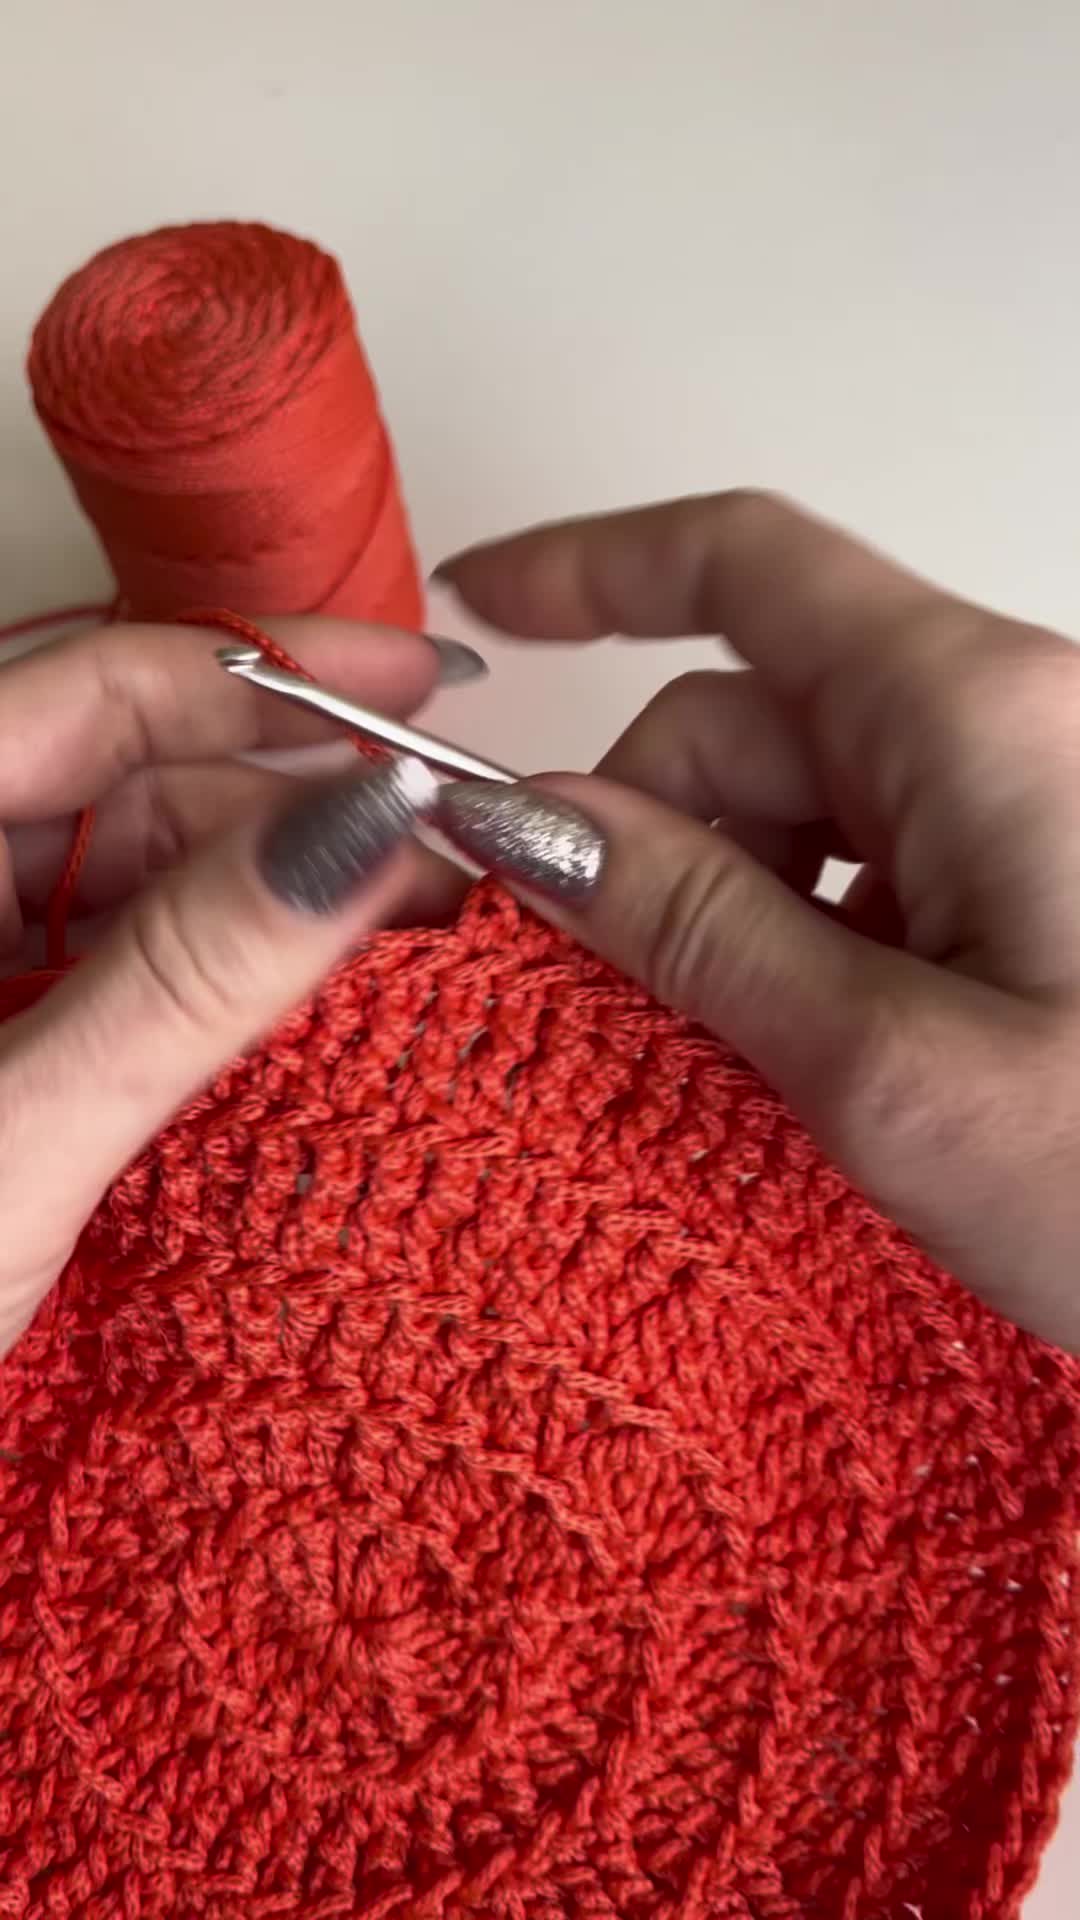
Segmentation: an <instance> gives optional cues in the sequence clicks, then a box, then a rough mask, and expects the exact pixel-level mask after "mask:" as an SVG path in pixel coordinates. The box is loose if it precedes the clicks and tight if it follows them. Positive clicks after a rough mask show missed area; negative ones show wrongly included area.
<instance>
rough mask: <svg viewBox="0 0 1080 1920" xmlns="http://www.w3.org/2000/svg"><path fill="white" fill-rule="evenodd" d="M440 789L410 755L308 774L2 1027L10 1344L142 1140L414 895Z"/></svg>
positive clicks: (2, 1182) (3, 1259) (179, 873)
mask: <svg viewBox="0 0 1080 1920" xmlns="http://www.w3.org/2000/svg"><path fill="white" fill-rule="evenodd" d="M436 792H437V782H436V781H435V779H434V776H433V775H432V774H430V773H429V772H428V770H427V769H426V767H424V766H423V765H422V764H421V762H420V761H418V760H412V759H406V760H398V761H395V762H393V763H391V764H389V765H387V766H385V767H381V768H379V769H378V770H377V771H376V772H374V773H367V774H366V775H365V776H362V777H358V776H356V775H354V774H350V775H349V776H347V777H346V778H342V779H337V780H333V781H328V782H325V783H320V784H319V785H318V786H311V787H309V786H306V785H305V786H304V787H297V788H296V789H294V791H293V792H292V793H291V795H290V797H289V800H288V802H287V803H286V805H285V806H284V808H281V807H279V809H278V810H277V811H276V812H274V813H273V814H271V815H269V816H264V817H263V818H261V819H255V820H248V821H246V822H245V823H243V824H242V825H240V826H238V827H237V829H236V830H235V831H234V832H233V833H231V834H230V835H228V836H227V837H226V838H224V839H223V840H220V841H218V842H217V843H215V844H213V845H211V846H209V847H208V848H207V849H206V850H205V851H204V852H203V853H201V854H200V855H199V856H198V857H197V858H196V859H194V860H192V861H190V862H189V863H188V864H187V865H186V866H183V867H181V868H178V869H177V870H176V871H175V872H173V873H171V874H169V875H168V876H167V877H166V878H165V879H164V880H163V881H162V882H161V883H160V884H159V885H157V886H155V887H152V888H150V889H149V890H148V891H147V892H146V893H144V894H142V895H141V896H139V897H138V898H137V899H136V901H135V902H134V903H133V905H132V907H131V908H130V909H129V911H128V912H127V913H126V914H125V915H124V916H123V917H122V918H121V919H119V920H118V921H117V923H116V925H115V926H114V928H113V929H112V930H111V932H110V934H109V936H108V937H107V939H106V940H104V941H103V942H102V943H101V945H100V946H99V947H98V948H96V949H95V950H94V952H93V953H92V954H91V955H90V957H89V958H88V959H86V960H84V961H82V962H81V963H80V964H79V965H78V966H77V967H76V968H75V969H74V970H73V971H72V972H71V973H70V974H69V975H68V976H67V977H66V978H65V979H64V980H63V981H62V982H61V984H60V985H59V986H58V987H57V988H55V990H54V991H53V992H52V993H51V994H50V995H48V997H47V998H45V999H44V1000H42V1001H41V1002H39V1003H38V1005H37V1006H36V1007H35V1008H34V1009H33V1010H32V1011H31V1012H30V1013H28V1014H26V1015H24V1016H22V1017H21V1018H19V1019H16V1020H12V1021H10V1022H9V1023H8V1024H7V1025H6V1026H5V1027H4V1028H3V1029H2V1030H0V1128H2V1135H3V1155H2V1165H3V1176H2V1179H0V1196H2V1207H3V1213H4V1219H5V1245H4V1249H3V1253H2V1256H0V1351H2V1350H3V1345H4V1344H5V1341H4V1325H5V1323H9V1324H10V1322H11V1319H12V1309H15V1315H14V1317H15V1320H16V1321H17V1322H18V1323H20V1324H21V1323H25V1320H26V1319H28V1318H29V1315H30V1313H31V1312H32V1311H33V1308H34V1306H35V1305H36V1304H37V1298H36V1297H35V1296H39V1295H40V1292H42V1291H44V1288H45V1287H46V1286H47V1285H48V1284H49V1283H50V1281H51V1280H52V1278H53V1277H54V1274H55V1271H56V1269H57V1268H58V1267H59V1265H61V1264H62V1263H63V1260H64V1259H65V1258H66V1257H67V1254H68V1252H69V1251H70V1247H71V1244H72V1242H73V1240H74V1238H75V1236H76V1235H77V1233H78V1231H79V1229H80V1227H81V1226H82V1224H83V1222H84V1220H85V1219H86V1217H87V1215H88V1214H89V1213H90V1212H91V1211H92V1209H93V1207H94V1206H95V1205H96V1203H97V1200H98V1198H99V1197H100V1194H101V1192H102V1190H103V1189H104V1187H105V1186H107V1184H108V1183H109V1181H110V1180H112V1179H113V1178H114V1177H115V1175H116V1174H117V1173H118V1172H119V1171H120V1170H121V1169H122V1168H123V1167H124V1166H125V1165H126V1163H127V1162H128V1161H129V1160H130V1159H131V1158H132V1157H133V1156H134V1155H135V1154H136V1153H137V1152H138V1151H139V1150H140V1148H141V1147H142V1146H143V1144H144V1143H145V1141H146V1140H147V1139H148V1138H149V1137H150V1136H151V1135H152V1134H154V1133H155V1132H156V1131H157V1130H158V1129H159V1128H160V1127H161V1126H162V1125H163V1124H164V1123H165V1122H166V1121H167V1120H168V1119H169V1117H170V1116H171V1115H172V1114H173V1113H174V1112H175V1111H176V1109H177V1108H178V1107H179V1106H180V1105H182V1103H183V1102H184V1101H185V1100H187V1099H188V1098H189V1097H190V1096H191V1095H192V1094H193V1093H195V1092H196V1091H197V1090H198V1089H199V1088H200V1087H201V1086H203V1085H204V1084H205V1082H206V1081H207V1080H208V1079H210V1078H211V1076H212V1075H213V1074H214V1073H215V1072H216V1071H217V1070H218V1068H220V1067H221V1066H223V1065H225V1064H226V1063H227V1062H228V1061H230V1060H231V1059H233V1058H234V1057H235V1056H236V1055H237V1054H239V1053H241V1052H242V1051H243V1050H244V1049H245V1048H246V1047H248V1046H250V1045H251V1044H252V1043H253V1042H254V1041H255V1040H256V1039H257V1037H258V1036H259V1035H260V1034H261V1033H262V1032H264V1031H265V1030H266V1029H267V1028H268V1027H270V1026H271V1025H272V1024H273V1023H274V1021H275V1020H277V1019H278V1018H279V1017H280V1016H281V1015H282V1014H284V1013H285V1012H286V1011H287V1010H288V1009H289V1008H290V1007H292V1006H294V1005H295V1004H296V1003H297V1002H298V1001H300V1000H302V999H303V998H304V997H305V995H307V994H308V993H309V992H311V991H312V990H313V989H314V988H315V986H316V985H317V984H318V982H319V981H320V980H321V978H322V977H323V975H324V974H325V973H326V972H327V971H328V970H329V969H330V968H331V967H332V966H333V965H334V963H335V962H336V961H337V960H338V959H339V958H341V957H342V955H343V954H344V953H345V952H346V951H347V950H348V948H349V947H350V946H351V945H352V944H354V943H355V942H356V941H357V940H358V939H359V938H361V937H362V936H363V935H364V934H365V933H366V932H368V931H370V930H371V929H373V928H375V927H376V926H378V925H380V924H381V923H382V922H384V921H385V920H387V919H388V918H390V917H391V916H392V915H393V913H394V912H395V910H396V909H397V908H399V907H400V906H401V904H402V901H403V899H404V897H405V895H406V894H407V892H408V889H409V886H410V883H411V881H412V879H413V876H414V863H415V858H416V849H415V847H414V846H413V845H412V844H411V843H410V841H409V838H408V836H409V832H410V829H411V827H412V826H413V824H414V822H415V821H416V819H417V816H418V815H419V814H420V813H422V812H425V811H427V810H428V809H430V807H431V805H432V803H433V801H434V797H435V794H436Z"/></svg>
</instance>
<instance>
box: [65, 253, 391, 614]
mask: <svg viewBox="0 0 1080 1920" xmlns="http://www.w3.org/2000/svg"><path fill="white" fill-rule="evenodd" d="M29 375H30V382H31V386H32V389H33V395H34V402H35V405H36V407H37V410H38V414H39V415H40V418H41V420H42V422H43V424H44V426H45V428H46V430H47V432H48V434H49V437H50V439H51V441H52V443H53V446H54V447H55V448H56V451H57V453H58V454H59V455H60V458H61V459H62V461H63V463H64V465H65V467H66V468H67V471H68V474H69V475H70V478H71V482H72V485H73V486H74V488H75V491H76V493H77V495H78V497H79V500H80V501H81V503H82V505H83V507H84V508H85V510H86V512H87V514H88V515H89V517H90V519H91V521H92V522H93V524H94V526H95V527H96V529H97V531H98V533H99V535H100V537H101V540H102V543H103V545H104V547H105V550H106V553H107V554H108V557H109V560H110V562H111V565H112V568H113V572H114V574H115V577H116V583H117V592H118V603H119V604H118V611H119V612H120V613H122V614H123V615H124V616H127V617H131V618H139V619H167V618H169V617H171V616H174V615H176V614H177V613H179V612H181V611H183V610H184V609H186V608H188V607H193V606H205V605H209V604H214V605H217V604H219V603H221V604H224V605H227V606H230V607H232V608H234V609H235V610H236V611H237V612H240V613H259V612H272V613H294V612H295V613H299V612H313V611H322V612H327V613H338V614H345V615H351V616H354V617H356V618H359V619H369V620H383V621H386V622H387V623H388V624H391V625H395V626H402V627H415V626H417V625H418V624H419V621H420V617H421V594H420V587H419V582H418V578H417V570H416V563H415V560H414V557H413V552H412V547H411V544H410V539H409V530H408V525H407V522H406V517H405V511H404V507H403V505H402V499H401V494H400V491H399V488H398V482H397V474H396V471H395V463H394V456H393V451H392V448H391V445H390V441H389V438H388V436H387V433H386V429H385V427H384V425H383V421H382V418H381V415H380V412H379V405H378V398H377V395H376V392H375V387H374V384H373V381H372V377H371V373H370V370H369V368H368V365H367V361H366V360H365V357H364V353H363V350H362V348H361V346H360V342H359V340H358V338H357V333H356V328H355V325H354V321H353V313H352V308H351V306H350V302H349V297H348V294H347V292H346V289H345V285H344V282H343V280H342V276H341V272H340V269H339V267H338V264H337V262H336V261H335V260H334V259H332V258H331V257H330V255H328V254H326V253H323V252H322V251H321V250H320V249H319V248H318V247H316V246H314V245H312V243H311V242H310V241H307V240H301V239H297V238H295V237H294V236H293V235H291V234H288V233H280V232H277V231H276V230H275V229H273V228H271V227H266V226H260V225H254V224H248V223H241V222H236V221H221V222H214V223H210V224H206V225H196V226H185V227H165V228H162V229H160V230H159V231H157V232H155V233H148V234H143V235H140V236H138V237H136V238H134V239H131V240H123V241H121V242H120V243H119V244H118V245H116V246H112V247H107V248H106V249H105V251H104V252H102V253H99V254H97V255H96V256H95V258H94V259H92V260H91V261H89V262H88V264H87V265H86V266H84V267H83V268H81V270H80V271H79V272H78V273H76V274H73V275H72V277H71V278H70V279H69V280H66V281H65V282H64V284H63V285H62V286H61V287H60V289H59V291H58V292H57V293H56V295H55V296H54V298H53V299H52V301H51V302H50V303H49V306H48V307H47V308H46V310H45V312H44V314H43V315H42V317H41V319H40V321H39V323H38V325H37V328H36V329H35V332H34V337H33V343H32V346H31V351H30V358H29Z"/></svg>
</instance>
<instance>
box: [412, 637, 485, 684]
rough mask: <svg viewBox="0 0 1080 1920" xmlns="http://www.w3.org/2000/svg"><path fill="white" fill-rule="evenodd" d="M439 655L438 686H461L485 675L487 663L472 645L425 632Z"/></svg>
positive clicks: (426, 638)
mask: <svg viewBox="0 0 1080 1920" xmlns="http://www.w3.org/2000/svg"><path fill="white" fill-rule="evenodd" d="M424 638H425V640H430V642H431V644H432V646H433V647H434V649H435V651H436V653H437V654H438V656H439V685H440V687H463V686H465V685H467V683H468V682H469V681H470V680H483V679H485V678H486V676H487V672H488V664H487V661H486V660H485V659H483V658H482V657H481V655H480V654H478V653H477V652H476V649H475V648H474V647H467V646H466V645H465V642H464V641H463V640H444V639H443V638H442V637H441V636H440V635H439V634H435V633H426V634H425V635H424Z"/></svg>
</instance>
